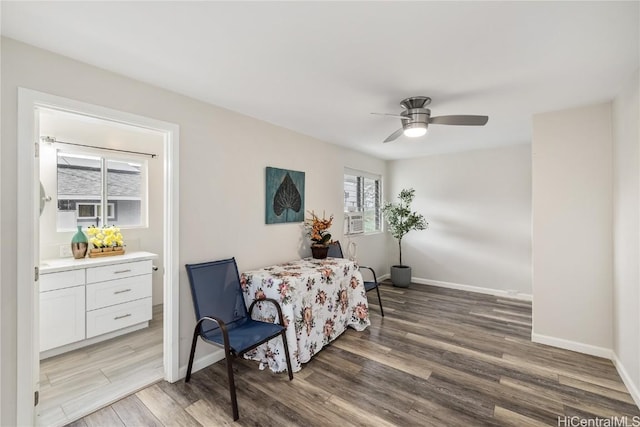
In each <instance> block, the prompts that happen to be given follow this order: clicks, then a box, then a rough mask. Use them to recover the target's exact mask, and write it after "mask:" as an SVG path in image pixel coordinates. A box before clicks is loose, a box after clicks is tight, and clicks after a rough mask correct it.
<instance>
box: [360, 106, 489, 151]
mask: <svg viewBox="0 0 640 427" xmlns="http://www.w3.org/2000/svg"><path fill="white" fill-rule="evenodd" d="M430 103H431V98H429V97H428V96H412V97H411V98H407V99H403V100H402V102H400V106H401V107H402V108H403V109H404V111H402V112H401V113H400V114H388V113H371V114H378V115H381V116H390V117H397V118H399V119H401V120H402V128H400V129H398V130H397V131H395V132H394V133H392V134H391V135H389V137H387V139H385V140H384V142H391V141H394V140H395V139H397V138H398V137H399V136H400V135H402V134H404V135H405V136H408V137H411V138H415V137H418V136H422V135H424V134H426V133H427V127H428V126H429V124H431V123H432V124H434V125H454V126H484V125H486V124H487V121H489V117H488V116H469V115H464V116H463V115H458V116H437V117H431V110H430V109H428V108H425V107H426V106H427V105H429V104H430Z"/></svg>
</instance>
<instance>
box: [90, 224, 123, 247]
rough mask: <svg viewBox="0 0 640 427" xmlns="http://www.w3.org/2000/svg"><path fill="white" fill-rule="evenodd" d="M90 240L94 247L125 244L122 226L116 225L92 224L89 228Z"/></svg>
mask: <svg viewBox="0 0 640 427" xmlns="http://www.w3.org/2000/svg"><path fill="white" fill-rule="evenodd" d="M87 234H88V235H89V236H90V237H89V242H91V244H92V245H93V247H94V248H111V247H121V246H124V238H123V237H122V233H120V228H118V227H115V226H110V227H102V228H98V227H94V226H90V227H89V228H88V229H87Z"/></svg>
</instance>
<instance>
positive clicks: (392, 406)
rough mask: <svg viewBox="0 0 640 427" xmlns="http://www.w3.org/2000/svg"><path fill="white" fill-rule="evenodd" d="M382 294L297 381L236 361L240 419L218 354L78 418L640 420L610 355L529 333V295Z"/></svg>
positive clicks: (108, 421)
mask: <svg viewBox="0 0 640 427" xmlns="http://www.w3.org/2000/svg"><path fill="white" fill-rule="evenodd" d="M381 293H382V301H383V304H384V310H385V314H386V317H384V318H382V317H380V315H379V307H378V306H377V305H374V303H375V302H377V301H376V298H375V295H374V294H373V293H370V294H369V295H370V298H369V301H370V302H371V305H370V312H371V321H372V325H371V327H370V328H369V329H367V330H366V331H364V332H356V331H354V330H352V329H348V330H347V332H345V333H344V334H343V335H342V336H340V337H339V338H338V339H337V340H335V341H334V342H333V343H332V344H331V345H330V346H328V347H326V348H324V349H323V350H322V351H321V352H319V353H318V354H317V355H316V356H315V357H314V358H313V359H312V360H311V361H310V362H309V363H307V364H305V365H304V366H303V368H302V370H301V371H300V372H297V373H296V374H295V375H294V380H293V381H291V382H289V381H288V379H287V376H286V374H284V373H283V374H273V373H272V372H270V371H267V370H265V371H260V370H259V369H258V365H257V363H256V362H252V361H244V360H241V361H238V362H237V363H235V364H234V366H235V370H236V376H235V378H236V385H237V390H238V403H239V408H240V419H239V420H238V422H237V423H235V424H234V423H233V421H232V418H231V414H230V413H231V407H230V399H229V393H228V389H227V379H226V370H225V369H226V368H225V364H224V362H222V361H221V362H219V363H216V364H215V365H213V366H211V367H209V368H207V369H204V370H202V371H200V372H197V373H196V374H194V375H193V377H192V380H191V382H190V383H189V384H185V383H184V381H180V382H178V383H175V384H169V383H167V382H164V381H163V382H159V383H157V384H154V385H153V386H151V387H148V388H145V389H143V390H141V391H139V392H137V393H135V394H133V395H131V396H129V397H127V398H125V399H123V400H121V401H119V402H117V403H115V404H113V405H111V406H108V407H106V408H104V409H102V410H100V411H98V412H95V413H93V414H91V415H89V416H87V417H85V418H83V419H80V420H78V421H77V422H75V423H73V424H72V425H73V426H76V427H90V426H141V425H144V426H224V425H239V426H329V425H331V426H337V425H340V426H346V425H363V426H478V425H500V426H540V425H552V426H557V425H559V424H558V417H565V416H568V417H578V418H575V419H574V420H579V419H584V420H587V419H592V420H594V419H596V418H598V417H599V418H611V417H618V418H620V417H625V416H626V417H628V418H627V419H628V422H629V423H631V422H632V421H633V418H632V417H634V416H635V417H640V411H639V410H638V408H637V406H636V405H635V404H634V402H633V400H632V398H631V396H630V395H629V393H628V392H627V390H626V388H625V386H624V384H623V383H622V381H621V380H620V378H619V376H618V374H617V372H616V370H615V368H614V366H613V364H612V363H611V362H610V361H609V360H605V359H600V358H597V357H593V356H587V355H584V354H579V353H575V352H571V351H567V350H561V349H556V348H553V347H548V346H545V345H540V344H534V343H532V342H531V341H530V335H531V304H530V303H527V302H522V301H517V300H509V299H506V298H498V297H494V296H489V295H483V294H475V293H468V292H462V291H456V290H450V289H443V288H437V287H432V286H426V285H411V288H409V289H400V288H394V287H392V286H390V285H389V284H388V283H385V284H383V285H382V286H381ZM585 422H586V421H585ZM565 425H569V424H565ZM575 425H587V424H575ZM589 425H595V424H589ZM601 425H604V424H601ZM629 425H632V424H629Z"/></svg>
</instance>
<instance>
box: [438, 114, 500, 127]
mask: <svg viewBox="0 0 640 427" xmlns="http://www.w3.org/2000/svg"><path fill="white" fill-rule="evenodd" d="M488 121H489V117H488V116H437V117H431V118H430V119H429V123H433V124H434V125H455V126H484V125H486V124H487V122H488Z"/></svg>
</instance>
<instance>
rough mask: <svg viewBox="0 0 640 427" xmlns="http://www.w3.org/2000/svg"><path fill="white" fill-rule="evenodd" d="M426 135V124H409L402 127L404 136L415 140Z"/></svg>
mask: <svg viewBox="0 0 640 427" xmlns="http://www.w3.org/2000/svg"><path fill="white" fill-rule="evenodd" d="M426 133H427V125H426V123H409V124H408V125H406V126H405V127H404V136H408V137H409V138H417V137H419V136H423V135H425V134H426Z"/></svg>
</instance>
